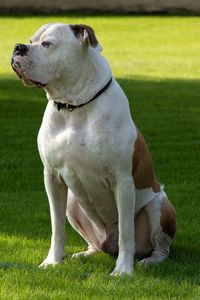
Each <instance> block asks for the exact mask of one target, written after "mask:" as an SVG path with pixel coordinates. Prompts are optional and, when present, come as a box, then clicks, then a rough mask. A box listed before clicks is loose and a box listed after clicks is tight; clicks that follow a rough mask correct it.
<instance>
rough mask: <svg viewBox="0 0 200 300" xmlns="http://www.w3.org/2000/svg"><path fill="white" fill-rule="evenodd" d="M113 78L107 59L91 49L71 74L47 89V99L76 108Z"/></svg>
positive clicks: (84, 53)
mask: <svg viewBox="0 0 200 300" xmlns="http://www.w3.org/2000/svg"><path fill="white" fill-rule="evenodd" d="M111 76H112V73H111V69H110V67H109V64H108V62H107V61H106V59H105V58H104V57H103V56H102V55H100V54H99V53H98V52H97V51H96V50H94V49H90V48H89V49H88V50H87V52H83V53H82V56H80V57H79V60H78V61H77V63H76V64H75V65H73V66H72V70H71V71H70V72H68V73H67V74H65V76H63V77H62V78H58V80H57V81H55V82H54V83H51V84H49V85H48V86H47V87H46V88H45V90H46V92H47V98H48V100H53V101H55V102H60V103H67V104H72V105H75V106H77V105H80V104H83V103H86V102H88V101H89V100H90V99H92V97H94V96H95V95H96V94H97V93H98V91H100V90H101V89H102V88H103V87H104V86H105V85H106V84H107V82H108V81H109V79H110V78H111Z"/></svg>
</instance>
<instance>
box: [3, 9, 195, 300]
mask: <svg viewBox="0 0 200 300" xmlns="http://www.w3.org/2000/svg"><path fill="white" fill-rule="evenodd" d="M52 21H61V22H66V23H86V24H89V25H91V26H92V27H93V28H94V29H95V31H96V33H97V37H98V38H99V40H100V42H101V44H102V45H103V47H104V51H103V54H104V55H105V56H106V57H107V58H108V60H109V62H110V64H111V66H112V69H113V74H114V76H115V77H116V78H117V79H118V81H119V82H120V84H121V86H122V87H123V89H124V91H125V92H126V94H127V95H128V97H129V100H130V107H131V111H132V115H133V117H134V120H135V122H136V124H137V125H138V127H139V128H140V130H141V131H142V132H143V134H144V136H145V138H146V140H147V142H148V144H149V147H150V149H151V152H152V155H153V159H154V164H155V169H156V172H157V176H158V178H159V179H160V181H161V182H164V183H165V189H166V192H167V194H168V197H169V199H170V200H171V201H172V203H173V204H174V205H175V207H176V210H177V218H178V231H177V236H176V239H175V240H174V242H173V245H172V247H171V254H170V257H169V258H168V259H167V261H166V262H164V263H162V264H161V265H157V266H154V267H150V268H149V269H143V268H139V267H138V265H137V262H136V263H135V276H134V277H126V276H125V277H121V278H110V277H109V272H110V271H112V269H113V267H114V264H115V258H113V257H111V256H109V255H105V254H99V255H96V256H94V257H91V258H87V259H86V258H84V259H80V260H78V261H74V260H73V261H71V259H70V256H71V255H72V253H74V252H76V251H81V250H83V249H84V248H85V246H86V245H85V243H84V241H83V240H82V239H81V238H80V237H79V236H78V235H77V234H76V233H75V232H74V231H73V230H72V229H71V228H70V226H68V228H67V232H68V244H67V246H66V251H67V259H66V262H65V263H64V265H62V266H58V267H56V268H49V269H47V270H39V269H38V267H37V266H38V264H39V263H40V262H41V261H42V260H43V259H44V258H45V255H46V254H47V251H48V248H49V245H50V233H51V230H50V216H49V208H48V201H47V197H46V195H45V192H44V187H43V177H42V164H41V162H40V159H39V155H38V151H37V145H36V137H37V132H38V129H39V126H40V123H41V118H42V115H43V111H44V108H45V105H46V98H45V94H44V92H43V91H41V90H39V89H36V88H34V89H27V88H24V87H23V85H22V83H21V82H20V81H19V80H18V79H17V78H16V76H15V75H14V73H13V71H12V70H11V67H10V57H11V54H12V51H13V46H14V44H15V43H17V42H27V41H28V40H29V36H31V35H32V34H33V33H34V31H35V30H36V29H37V28H38V27H39V26H41V25H42V24H44V23H47V22H52ZM0 33H1V38H0V145H1V147H0V211H1V217H0V299H20V300H22V299H75V300H77V299H125V300H126V299H137V300H147V299H148V300H164V299H169V300H175V299H176V300H177V299H180V300H184V299H188V300H189V299H192V300H199V299H200V206H199V199H200V189H199V175H200V171H199V164H200V156H199V149H200V134H199V133H200V81H199V78H200V42H199V39H200V18H198V17H173V16H169V17H166V16H163V17H162V16H148V17H142V16H138V17H132V16H109V17H105V16H84V15H83V16H80V15H77V16H73V15H69V16H67V15H66V16H64V15H62V16H49V17H47V16H38V17H21V16H20V17H5V16H1V17H0Z"/></svg>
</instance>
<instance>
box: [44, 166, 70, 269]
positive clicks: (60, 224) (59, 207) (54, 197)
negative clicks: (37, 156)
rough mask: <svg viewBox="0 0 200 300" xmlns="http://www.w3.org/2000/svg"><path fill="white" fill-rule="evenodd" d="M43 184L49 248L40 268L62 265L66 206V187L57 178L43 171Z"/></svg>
mask: <svg viewBox="0 0 200 300" xmlns="http://www.w3.org/2000/svg"><path fill="white" fill-rule="evenodd" d="M44 183H45V189H46V192H47V196H48V200H49V206H50V214H51V227H52V237H51V247H50V250H49V253H48V255H47V257H46V259H45V260H44V261H43V262H42V263H41V265H40V267H41V268H46V267H47V266H48V265H56V264H58V263H62V262H63V261H64V258H65V250H64V247H65V241H66V236H65V220H66V206H67V191H68V188H67V186H66V185H65V184H64V183H63V182H61V181H60V179H59V178H58V176H56V175H54V174H52V173H51V172H50V171H47V170H44Z"/></svg>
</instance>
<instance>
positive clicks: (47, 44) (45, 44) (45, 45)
mask: <svg viewBox="0 0 200 300" xmlns="http://www.w3.org/2000/svg"><path fill="white" fill-rule="evenodd" d="M42 46H43V47H45V48H49V46H51V43H50V42H48V41H44V42H42Z"/></svg>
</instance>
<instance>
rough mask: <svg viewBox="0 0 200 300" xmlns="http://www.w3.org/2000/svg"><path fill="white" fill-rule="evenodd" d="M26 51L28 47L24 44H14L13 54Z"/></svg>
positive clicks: (24, 53) (22, 53)
mask: <svg viewBox="0 0 200 300" xmlns="http://www.w3.org/2000/svg"><path fill="white" fill-rule="evenodd" d="M27 51H28V47H27V46H26V45H24V44H16V45H15V48H14V54H15V55H21V56H23V55H26V53H27Z"/></svg>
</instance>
